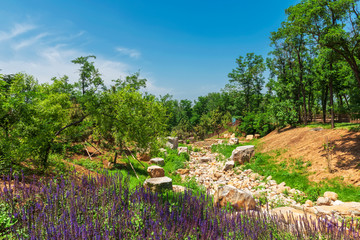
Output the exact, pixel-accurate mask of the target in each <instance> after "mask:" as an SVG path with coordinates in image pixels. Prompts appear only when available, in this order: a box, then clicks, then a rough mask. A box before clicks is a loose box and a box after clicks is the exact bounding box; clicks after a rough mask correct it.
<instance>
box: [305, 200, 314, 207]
mask: <svg viewBox="0 0 360 240" xmlns="http://www.w3.org/2000/svg"><path fill="white" fill-rule="evenodd" d="M313 206H314V203H313V202H312V201H311V200H306V201H305V207H313Z"/></svg>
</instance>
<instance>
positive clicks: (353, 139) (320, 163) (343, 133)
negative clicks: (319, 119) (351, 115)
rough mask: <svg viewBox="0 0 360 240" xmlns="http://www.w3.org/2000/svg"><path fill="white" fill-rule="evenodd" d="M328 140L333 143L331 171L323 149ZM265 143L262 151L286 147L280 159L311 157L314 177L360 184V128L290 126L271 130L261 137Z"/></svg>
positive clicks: (315, 179) (314, 179)
mask: <svg viewBox="0 0 360 240" xmlns="http://www.w3.org/2000/svg"><path fill="white" fill-rule="evenodd" d="M327 139H328V140H327ZM327 141H328V142H329V143H330V146H334V147H333V150H332V151H331V161H330V164H331V168H332V169H333V172H332V173H330V172H329V170H328V163H327V152H326V150H325V149H324V143H326V142H327ZM262 143H263V144H262V146H261V152H270V151H273V150H277V149H280V150H281V149H283V150H286V151H284V152H283V153H282V154H281V156H280V159H279V160H284V159H285V160H286V159H287V160H289V159H291V158H302V159H303V161H304V162H307V161H310V162H311V166H310V167H309V168H308V169H309V171H310V172H311V175H310V176H309V179H310V180H311V181H315V182H318V181H321V180H324V179H326V178H327V179H332V178H335V177H339V178H341V179H343V180H344V182H345V183H348V184H354V185H357V186H360V132H350V131H348V130H331V129H320V130H319V129H318V131H315V130H314V129H311V128H306V127H305V128H293V129H291V128H287V129H284V130H282V131H281V132H277V131H273V132H271V133H270V134H268V135H267V136H265V137H264V138H262Z"/></svg>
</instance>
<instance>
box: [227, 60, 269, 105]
mask: <svg viewBox="0 0 360 240" xmlns="http://www.w3.org/2000/svg"><path fill="white" fill-rule="evenodd" d="M236 64H237V65H238V66H237V67H236V68H235V69H233V70H232V72H231V73H229V74H228V77H229V78H230V80H229V81H230V83H234V84H236V85H238V87H239V88H240V94H241V95H243V96H244V100H245V106H246V111H247V112H250V111H254V110H256V109H257V108H258V107H259V106H260V102H261V97H262V94H261V90H262V87H263V85H264V77H263V73H264V71H265V63H264V59H263V57H262V56H260V55H255V54H254V53H247V54H246V57H242V56H240V57H239V58H238V59H236Z"/></svg>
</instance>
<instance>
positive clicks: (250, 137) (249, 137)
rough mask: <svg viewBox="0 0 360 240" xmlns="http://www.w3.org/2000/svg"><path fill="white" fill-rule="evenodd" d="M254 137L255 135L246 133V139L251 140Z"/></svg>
mask: <svg viewBox="0 0 360 240" xmlns="http://www.w3.org/2000/svg"><path fill="white" fill-rule="evenodd" d="M253 139H254V135H246V138H245V140H247V141H250V140H253Z"/></svg>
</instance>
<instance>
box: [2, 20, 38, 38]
mask: <svg viewBox="0 0 360 240" xmlns="http://www.w3.org/2000/svg"><path fill="white" fill-rule="evenodd" d="M35 28H36V26H34V25H31V24H26V23H24V24H15V25H14V27H13V28H12V29H11V30H10V32H3V31H2V32H0V42H1V41H5V40H10V39H12V38H15V37H16V36H18V35H21V34H23V33H26V32H28V31H30V30H32V29H35Z"/></svg>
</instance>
